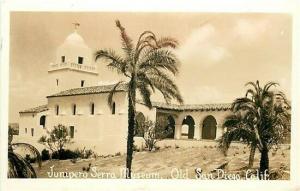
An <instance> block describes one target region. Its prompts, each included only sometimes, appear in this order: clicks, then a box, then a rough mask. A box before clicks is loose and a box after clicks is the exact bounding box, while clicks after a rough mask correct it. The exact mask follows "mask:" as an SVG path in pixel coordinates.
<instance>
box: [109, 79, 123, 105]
mask: <svg viewBox="0 0 300 191" xmlns="http://www.w3.org/2000/svg"><path fill="white" fill-rule="evenodd" d="M122 83H124V81H119V82H118V83H116V84H115V85H114V86H113V88H112V89H111V91H110V92H109V94H108V98H107V104H108V106H109V108H110V109H112V106H113V97H114V94H115V93H116V92H117V88H118V86H119V85H120V84H122Z"/></svg>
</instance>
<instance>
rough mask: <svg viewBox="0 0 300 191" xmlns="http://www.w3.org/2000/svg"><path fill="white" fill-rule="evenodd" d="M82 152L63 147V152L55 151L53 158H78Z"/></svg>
mask: <svg viewBox="0 0 300 191" xmlns="http://www.w3.org/2000/svg"><path fill="white" fill-rule="evenodd" d="M79 157H80V154H79V153H78V152H75V151H71V150H69V149H66V150H65V149H62V150H61V153H59V152H58V151H54V152H53V154H52V158H53V159H59V160H66V159H76V158H79Z"/></svg>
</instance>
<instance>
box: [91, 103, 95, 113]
mask: <svg viewBox="0 0 300 191" xmlns="http://www.w3.org/2000/svg"><path fill="white" fill-rule="evenodd" d="M94 114H95V104H94V103H91V115H94Z"/></svg>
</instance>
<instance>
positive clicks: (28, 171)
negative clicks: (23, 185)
mask: <svg viewBox="0 0 300 191" xmlns="http://www.w3.org/2000/svg"><path fill="white" fill-rule="evenodd" d="M7 177H8V178H36V177H37V176H36V173H35V171H34V169H33V167H32V166H31V164H30V163H29V162H28V161H27V160H26V159H24V158H23V157H22V156H21V155H19V154H17V153H14V152H13V151H8V172H7Z"/></svg>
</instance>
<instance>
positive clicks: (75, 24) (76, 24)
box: [73, 22, 80, 32]
mask: <svg viewBox="0 0 300 191" xmlns="http://www.w3.org/2000/svg"><path fill="white" fill-rule="evenodd" d="M73 25H74V30H75V32H76V31H77V29H78V27H79V26H80V23H77V22H75V23H73Z"/></svg>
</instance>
